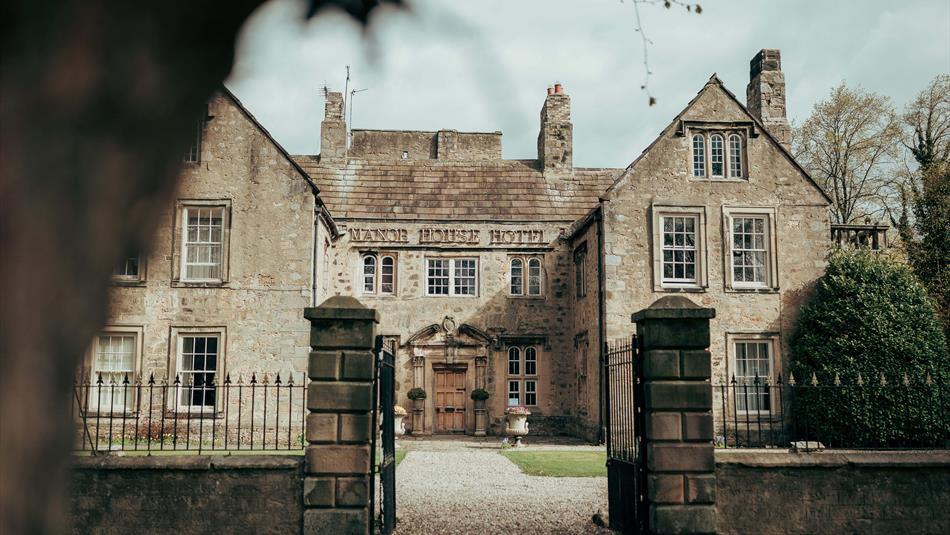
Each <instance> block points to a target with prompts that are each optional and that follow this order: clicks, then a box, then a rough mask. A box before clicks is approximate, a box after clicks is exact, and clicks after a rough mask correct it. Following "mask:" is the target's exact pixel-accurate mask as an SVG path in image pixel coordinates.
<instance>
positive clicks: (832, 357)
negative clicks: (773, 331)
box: [791, 249, 950, 447]
mask: <svg viewBox="0 0 950 535" xmlns="http://www.w3.org/2000/svg"><path fill="white" fill-rule="evenodd" d="M791 349H792V360H791V371H792V373H794V374H795V377H796V379H797V381H798V383H799V384H800V385H804V384H807V383H808V382H809V381H810V379H811V376H812V373H814V374H815V375H816V376H817V378H818V380H819V384H820V385H822V387H819V388H810V387H807V386H802V387H799V388H795V389H794V396H795V397H794V399H793V400H792V403H793V417H794V421H795V425H796V427H797V430H798V433H799V434H800V435H801V437H800V438H808V439H815V440H819V441H821V442H823V443H825V444H826V445H829V446H838V447H896V446H932V445H945V444H946V441H947V440H948V439H950V407H948V405H950V403H948V401H950V393H948V392H947V390H948V389H950V385H948V377H950V354H948V352H947V343H946V340H945V339H944V334H943V331H942V329H941V327H940V324H939V322H938V321H937V318H936V315H935V313H934V307H933V303H932V302H931V301H930V299H929V297H928V296H927V292H926V290H925V289H924V287H923V286H922V285H921V284H920V282H919V281H918V280H917V279H916V278H915V277H914V275H913V273H912V271H911V269H910V268H909V267H908V266H907V265H905V264H903V263H900V262H898V261H896V260H894V259H892V258H889V257H887V256H884V255H881V254H877V253H873V252H870V251H867V250H864V249H841V250H836V251H835V252H833V253H832V254H831V256H830V258H829V263H828V268H827V271H826V272H825V275H824V276H823V277H822V278H821V279H820V280H819V282H818V285H817V288H816V290H815V294H814V295H813V296H812V299H811V301H810V302H809V303H808V304H806V305H805V306H804V307H803V308H802V311H801V315H800V316H799V320H798V327H797V329H796V332H795V334H794V335H793V337H792V340H791ZM928 373H929V374H930V376H931V378H932V381H933V385H932V386H928V385H926V384H925V379H926V377H927V374H928ZM836 374H838V375H839V376H840V378H841V381H842V383H843V384H844V386H843V387H839V388H835V387H834V385H833V381H834V377H835V375H836ZM858 374H860V375H861V377H862V378H863V380H864V382H865V385H864V386H859V385H856V384H855V383H856V381H857V378H858ZM881 374H883V375H884V378H885V381H886V386H882V385H881V384H880V378H881ZM905 374H906V376H907V379H908V380H909V382H910V386H905V385H903V384H902V383H903V380H904V376H905Z"/></svg>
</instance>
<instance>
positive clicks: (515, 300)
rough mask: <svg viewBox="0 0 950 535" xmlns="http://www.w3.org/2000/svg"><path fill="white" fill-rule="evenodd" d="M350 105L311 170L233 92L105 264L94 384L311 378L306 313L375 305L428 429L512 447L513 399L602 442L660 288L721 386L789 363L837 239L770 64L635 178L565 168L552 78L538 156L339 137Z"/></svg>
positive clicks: (209, 406)
mask: <svg viewBox="0 0 950 535" xmlns="http://www.w3.org/2000/svg"><path fill="white" fill-rule="evenodd" d="M581 98H596V96H595V95H587V96H581ZM343 111H344V107H343V98H342V94H340V93H334V92H329V93H328V94H327V96H326V112H325V117H324V119H323V122H322V125H321V136H320V137H321V139H320V154H317V155H299V156H292V155H290V154H288V153H287V152H286V151H285V150H284V149H283V148H281V146H280V145H279V144H278V143H277V142H276V141H275V140H274V139H273V138H272V137H271V136H270V135H269V134H268V133H267V131H266V130H265V129H264V128H263V127H262V126H261V125H260V124H259V123H258V122H257V121H256V120H255V119H254V117H253V116H252V115H251V114H250V113H249V112H248V111H247V110H246V109H245V108H244V107H243V106H242V105H241V103H240V102H239V101H238V99H237V98H235V96H234V95H233V94H231V93H230V92H229V91H228V90H227V89H222V90H221V92H220V93H219V94H217V95H216V96H215V97H214V98H213V99H212V100H211V101H210V102H209V103H208V111H207V116H206V117H204V118H202V120H200V121H199V122H198V124H197V128H196V131H195V139H194V142H193V144H192V146H191V148H190V149H189V150H188V152H187V154H186V155H185V161H186V163H185V165H184V171H183V175H182V177H181V181H180V185H179V191H178V193H177V200H176V201H175V202H174V203H172V204H170V205H169V206H168V210H167V212H166V213H165V216H164V218H163V219H162V221H161V222H160V225H159V232H158V234H157V236H156V238H155V242H154V245H153V251H152V252H151V253H150V254H148V255H142V256H132V257H130V258H128V259H127V260H126V261H125V262H124V263H123V264H122V265H120V266H117V268H116V271H115V287H114V288H113V291H112V293H111V307H112V308H111V319H110V321H109V323H108V326H107V327H105V328H104V329H103V332H102V333H101V334H100V336H98V337H97V338H96V340H95V341H94V342H93V344H92V346H91V347H90V349H89V351H88V355H87V358H86V362H85V365H84V369H83V373H85V374H93V375H96V374H100V373H101V374H105V375H106V376H111V377H118V376H121V375H123V374H126V373H129V374H134V375H136V376H148V375H149V374H154V375H155V376H156V377H164V378H171V377H175V376H178V377H181V378H183V381H185V382H187V381H189V380H194V379H195V378H205V380H207V379H209V378H217V379H216V380H217V381H220V380H221V377H224V376H225V375H226V374H227V375H230V376H232V377H237V376H242V375H243V376H246V375H249V374H250V373H252V372H256V373H258V374H277V373H281V374H282V375H283V376H284V377H288V376H291V375H293V376H295V377H297V380H298V381H299V380H301V379H302V377H303V375H304V373H305V371H306V363H307V355H308V352H309V322H308V321H307V320H305V319H304V317H303V309H304V308H305V307H308V306H314V305H317V304H319V303H321V302H322V301H323V300H324V299H326V298H328V297H330V296H333V295H352V296H355V297H356V298H357V299H359V300H360V301H361V302H362V303H363V304H364V305H365V306H367V307H370V308H375V309H377V310H378V311H379V312H380V317H381V321H380V324H379V329H378V332H380V333H381V334H383V335H385V336H387V337H389V339H391V340H392V341H393V342H394V343H395V346H396V355H397V390H398V399H399V404H400V405H403V406H404V407H411V402H410V401H409V400H408V399H407V397H406V394H407V392H408V391H409V390H410V389H411V388H414V387H419V388H422V389H424V390H425V391H426V392H427V394H428V396H427V398H426V400H425V403H424V408H422V409H421V410H418V411H414V414H413V415H412V417H411V418H410V419H409V420H408V421H409V425H410V426H411V428H412V432H413V433H418V434H428V433H466V434H483V433H488V434H498V433H503V432H504V423H503V418H504V409H505V407H506V406H508V405H514V404H520V405H526V406H528V407H529V409H530V410H531V412H532V416H531V418H530V421H531V425H532V433H565V434H571V435H576V436H582V437H586V438H589V439H596V438H597V437H598V435H599V434H600V432H601V429H602V427H603V422H604V413H603V387H602V381H601V379H602V366H601V359H602V356H603V353H604V345H605V342H606V341H609V340H613V339H617V338H621V337H627V336H629V335H630V334H631V333H632V331H633V325H632V324H631V319H630V316H631V314H632V313H633V312H636V311H638V310H640V309H642V308H645V307H647V306H649V305H650V304H651V303H653V302H654V301H656V300H657V299H659V298H661V297H663V296H667V295H671V294H678V295H683V296H685V297H687V298H688V299H690V300H691V301H693V302H695V303H697V304H699V305H701V306H704V307H714V308H715V309H716V311H717V316H716V318H715V319H714V320H713V321H712V324H711V328H712V340H711V348H710V351H711V352H712V355H713V366H714V372H713V373H714V375H715V376H717V377H718V378H720V379H724V378H726V377H730V378H731V377H732V376H735V377H737V378H738V379H739V380H743V379H751V378H752V377H755V376H758V377H770V378H773V379H774V378H775V377H776V376H777V375H778V374H779V373H780V372H782V371H783V369H784V367H785V366H786V362H787V360H786V356H787V353H788V339H789V336H790V334H791V330H792V328H793V325H794V322H795V318H796V314H797V311H798V309H799V307H800V305H801V303H802V302H803V300H804V298H805V297H806V296H807V294H808V293H809V290H810V288H811V286H812V285H813V283H814V282H815V280H816V279H817V278H818V277H819V276H820V275H821V274H822V272H823V269H824V258H825V254H826V252H827V249H828V247H829V245H830V240H829V227H830V222H829V213H828V205H829V199H828V197H827V196H826V195H825V194H824V193H823V192H822V191H821V189H820V188H819V187H818V186H817V185H816V184H815V182H814V181H813V180H812V179H811V178H810V177H809V176H808V174H807V173H806V172H805V170H803V169H802V168H801V167H800V166H799V165H798V164H797V163H796V162H795V160H794V158H793V157H792V156H791V154H790V152H789V136H790V132H789V125H788V122H787V120H786V114H785V81H784V75H783V73H782V71H781V61H780V56H779V51H778V50H762V51H761V52H759V53H758V54H756V55H755V57H754V58H753V59H752V61H751V72H750V81H749V84H748V87H747V88H746V101H745V103H743V102H741V101H740V100H739V99H738V98H736V96H735V95H734V94H733V93H731V92H730V91H729V90H728V89H726V87H724V85H723V84H722V82H721V81H720V80H719V79H718V78H717V77H716V76H715V75H713V76H712V77H711V78H710V79H709V81H708V82H707V83H706V84H705V85H704V86H703V87H702V88H700V89H699V92H698V93H697V94H696V96H695V97H694V98H693V99H692V100H691V101H690V102H688V103H686V105H685V107H684V108H683V109H682V111H681V112H680V113H679V114H678V115H676V116H675V117H672V118H671V121H670V123H669V125H668V126H667V127H666V128H665V129H663V131H661V132H659V133H658V135H657V137H656V139H655V140H654V141H653V142H652V143H651V144H650V145H649V146H648V147H647V148H646V149H644V150H643V152H642V153H641V154H640V155H638V156H637V155H634V154H631V158H632V163H630V165H628V166H627V167H626V168H623V169H590V168H576V167H574V165H573V163H572V137H573V136H572V123H571V98H570V97H569V96H568V95H567V94H566V93H565V92H564V90H563V88H562V87H561V86H560V85H555V86H554V87H553V88H550V89H548V92H547V95H546V97H545V99H544V103H543V106H542V108H541V114H540V131H539V134H538V153H537V158H533V159H527V160H505V159H502V156H501V155H502V150H501V143H502V134H501V133H500V132H458V131H456V130H439V131H432V132H422V131H403V130H362V129H359V130H357V129H354V130H352V132H349V133H348V132H347V128H346V124H345V120H344V113H343ZM618 120H621V119H618ZM628 120H629V121H630V127H631V128H636V122H635V118H630V119H628ZM476 388H484V389H486V390H487V391H488V392H489V393H490V398H489V399H488V402H487V409H488V419H487V421H488V424H487V426H485V428H484V429H483V428H480V427H481V426H479V428H476V424H475V418H474V414H473V412H474V411H473V402H472V400H471V399H470V397H469V395H470V393H471V391H472V390H473V389H476ZM773 401H774V400H773ZM773 401H770V400H768V399H758V398H757V401H754V403H755V404H763V403H772V402H773ZM135 402H136V401H135V400H131V401H129V402H128V403H135ZM188 403H189V404H192V405H198V406H199V408H201V409H202V410H211V411H214V410H220V405H221V403H222V401H221V400H220V399H215V398H214V397H213V396H207V397H201V396H192V397H190V398H189V399H188ZM749 403H753V401H750V402H749ZM118 408H119V409H126V410H131V407H118ZM746 408H747V409H749V410H765V409H766V407H761V406H759V407H746ZM115 409H116V407H113V410H115Z"/></svg>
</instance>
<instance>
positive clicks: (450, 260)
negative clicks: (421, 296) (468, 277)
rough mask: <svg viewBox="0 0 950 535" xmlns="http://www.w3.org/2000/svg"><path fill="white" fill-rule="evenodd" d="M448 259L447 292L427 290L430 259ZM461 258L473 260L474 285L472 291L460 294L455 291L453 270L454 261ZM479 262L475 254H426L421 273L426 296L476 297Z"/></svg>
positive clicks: (478, 282)
mask: <svg viewBox="0 0 950 535" xmlns="http://www.w3.org/2000/svg"><path fill="white" fill-rule="evenodd" d="M436 260H438V261H448V263H449V268H448V269H449V278H448V284H449V288H448V293H444V294H437V293H431V292H430V291H429V286H430V285H429V262H430V261H436ZM463 260H472V261H474V262H475V287H474V292H473V293H471V294H460V293H456V289H455V283H456V277H455V270H456V263H457V262H459V261H463ZM480 264H481V263H480V262H479V258H478V257H477V256H427V257H425V258H424V259H423V264H422V267H423V271H422V272H423V273H424V275H425V295H426V297H478V295H479V285H480V283H481V276H480Z"/></svg>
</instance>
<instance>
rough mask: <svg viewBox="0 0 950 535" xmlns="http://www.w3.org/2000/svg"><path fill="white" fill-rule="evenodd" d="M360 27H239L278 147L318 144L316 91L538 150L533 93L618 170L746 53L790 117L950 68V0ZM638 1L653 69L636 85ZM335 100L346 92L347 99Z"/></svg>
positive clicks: (449, 2)
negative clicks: (768, 60) (756, 59)
mask: <svg viewBox="0 0 950 535" xmlns="http://www.w3.org/2000/svg"><path fill="white" fill-rule="evenodd" d="M408 1H409V2H410V7H409V9H405V10H398V9H395V8H391V7H384V8H381V9H378V10H377V12H376V13H375V14H374V15H373V17H372V18H371V20H370V25H369V28H368V29H366V30H364V29H363V28H361V27H360V26H359V25H358V24H356V23H355V22H352V21H351V20H348V19H347V17H345V16H344V15H342V14H341V13H339V12H334V11H325V12H322V13H321V14H320V15H318V16H317V17H315V18H314V19H311V20H310V21H304V19H303V13H304V9H305V5H304V1H303V0H270V1H269V2H267V3H266V4H265V5H264V6H262V7H261V8H260V9H259V10H258V11H256V12H255V13H254V15H253V16H252V17H251V19H250V20H249V21H248V23H247V24H246V26H245V27H244V28H243V30H242V32H241V34H240V36H239V38H238V50H237V57H236V59H235V67H234V70H233V71H232V73H231V76H230V77H229V79H228V81H227V82H226V84H227V86H228V87H229V88H230V89H231V90H232V91H233V92H234V93H235V94H236V95H237V96H238V98H240V99H241V101H242V102H243V103H244V104H245V106H247V108H248V109H250V110H251V112H252V113H253V114H254V115H255V116H256V117H257V118H258V119H259V120H260V122H261V123H262V124H263V125H264V126H265V127H266V128H267V129H268V130H269V131H270V132H271V134H273V136H274V137H275V138H276V139H277V140H278V141H279V142H280V143H281V144H283V145H284V147H285V148H286V149H287V150H288V151H290V152H291V153H292V154H317V153H319V139H320V121H321V120H322V119H323V105H324V102H323V93H322V88H323V87H324V86H325V85H326V86H327V87H329V88H330V89H331V90H336V91H343V89H344V83H345V78H346V66H347V65H349V66H350V72H351V80H350V85H349V87H350V89H359V90H362V89H365V91H361V92H359V93H357V94H356V95H355V97H354V98H353V99H352V106H353V109H352V117H351V119H352V126H353V128H379V129H398V130H439V129H455V130H459V131H478V132H486V131H487V132H491V131H497V130H500V131H502V132H503V133H504V137H503V138H502V145H503V148H502V151H503V156H504V157H505V158H511V159H516V158H536V157H537V136H538V127H539V113H540V110H541V105H542V104H543V102H544V96H545V94H546V88H547V87H549V86H551V85H553V84H554V83H555V82H560V83H561V84H563V86H564V90H565V92H566V93H568V94H569V95H570V96H571V100H572V110H571V111H572V121H573V123H574V165H575V166H576V167H624V166H626V165H628V164H629V163H630V162H631V161H633V160H634V159H635V158H636V157H637V155H639V154H640V152H641V151H642V150H643V149H644V148H645V147H646V146H647V145H648V144H649V143H650V142H651V141H652V140H653V139H654V138H655V137H656V136H657V135H658V134H659V133H660V131H661V130H662V129H663V128H665V127H666V126H667V125H668V124H669V123H670V121H672V119H673V117H674V116H675V115H676V114H678V113H679V112H680V111H681V110H682V109H683V107H684V106H685V105H686V104H687V103H688V102H689V100H690V99H691V98H693V96H695V94H696V93H697V92H698V91H699V90H700V89H702V87H703V85H704V84H705V82H706V81H707V80H708V79H709V77H710V76H711V75H712V74H713V73H716V74H718V76H719V78H720V79H721V80H722V81H723V82H724V83H725V85H726V87H727V88H728V89H729V90H731V91H732V92H733V93H735V94H736V96H737V97H738V98H739V99H740V101H743V102H744V101H745V87H746V84H747V83H748V81H749V60H750V59H751V58H752V57H753V56H754V55H755V53H756V52H758V51H759V50H760V49H762V48H779V49H781V51H782V70H783V71H784V72H785V80H786V84H787V95H788V97H787V106H788V116H789V119H790V120H792V121H793V122H796V123H799V124H800V123H801V122H803V121H804V120H805V119H806V118H807V117H808V114H809V113H810V112H811V110H812V108H813V107H814V105H815V103H816V102H818V101H820V100H821V99H823V98H825V97H826V96H827V95H828V93H829V91H830V90H831V88H832V87H834V86H836V85H838V84H840V83H841V82H845V83H847V84H848V85H849V86H861V87H863V88H865V89H867V90H870V91H874V92H877V93H880V94H882V95H885V96H888V97H890V99H891V101H892V103H893V104H894V105H895V106H896V107H897V108H898V109H901V108H903V106H904V105H905V104H906V103H907V102H908V101H910V100H911V99H912V98H913V97H914V96H915V95H916V94H917V93H918V92H919V91H920V90H922V89H923V88H924V87H925V86H926V85H927V84H928V83H929V82H930V81H931V80H932V79H933V78H934V77H935V76H936V75H938V74H941V73H950V0H887V1H884V0H836V1H828V0H820V1H819V0H797V1H791V0H782V1H778V0H772V1H768V0H759V1H753V0H728V1H727V0H708V1H705V2H700V4H701V5H702V13H701V14H699V15H697V14H695V13H694V12H687V11H686V9H685V8H684V7H681V6H673V8H672V9H666V8H664V7H663V5H662V1H658V2H657V3H655V4H651V3H649V2H640V3H638V5H636V6H635V5H634V3H633V2H632V1H631V0H625V1H621V0H479V1H474V2H473V1H462V0H408ZM636 10H639V13H640V17H641V21H642V27H643V29H644V31H643V34H644V35H645V36H646V37H647V38H648V39H649V40H650V42H651V44H649V45H648V46H647V47H646V51H647V54H648V59H649V61H648V62H649V67H650V71H651V74H650V76H649V84H648V91H649V94H650V95H652V96H653V97H655V98H656V99H657V103H656V105H655V106H649V105H648V93H647V91H645V90H642V89H641V86H643V84H644V82H645V81H646V80H647V78H646V74H645V68H644V44H643V39H642V37H641V33H638V32H637V30H636V28H637V16H636ZM347 98H349V95H347Z"/></svg>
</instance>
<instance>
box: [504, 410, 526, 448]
mask: <svg viewBox="0 0 950 535" xmlns="http://www.w3.org/2000/svg"><path fill="white" fill-rule="evenodd" d="M530 414H531V411H529V410H528V408H527V407H525V406H524V405H512V406H511V407H508V409H506V410H505V416H506V417H507V420H508V426H507V428H506V429H505V434H506V435H508V436H509V437H515V444H514V446H515V447H519V446H521V437H523V436H525V435H527V434H528V416H529V415H530Z"/></svg>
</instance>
